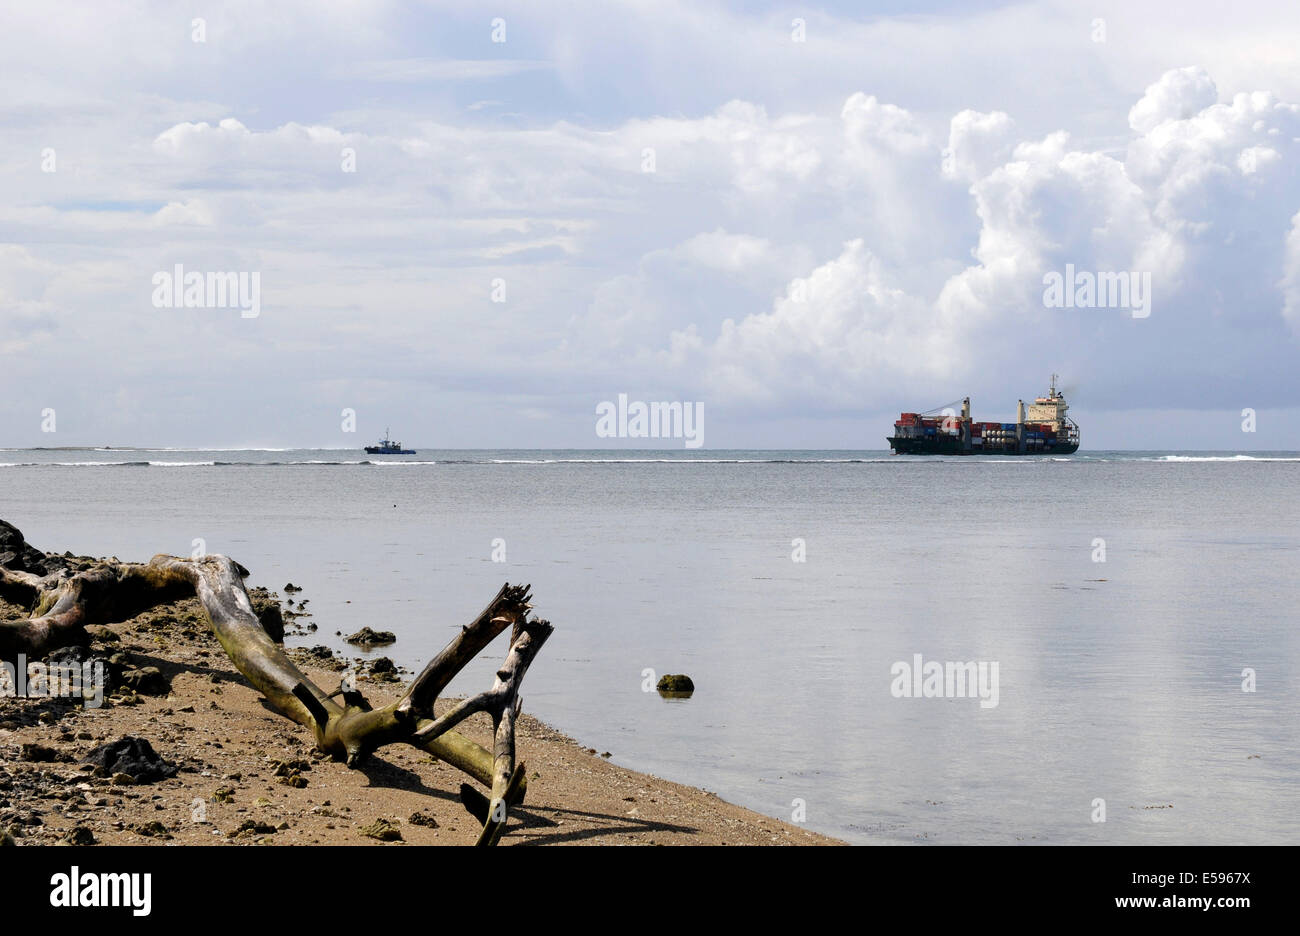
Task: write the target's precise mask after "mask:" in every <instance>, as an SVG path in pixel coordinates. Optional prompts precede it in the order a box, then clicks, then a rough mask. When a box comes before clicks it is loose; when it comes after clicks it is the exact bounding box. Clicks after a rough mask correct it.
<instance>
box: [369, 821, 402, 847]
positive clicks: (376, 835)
mask: <svg viewBox="0 0 1300 936" xmlns="http://www.w3.org/2000/svg"><path fill="white" fill-rule="evenodd" d="M359 831H360V832H361V834H362V835H364V836H366V837H367V838H372V839H379V841H381V842H400V841H402V833H401V831H400V830H399V829H398V828H397V826H395V825H393V824H392V823H391V822H389V821H388V820H387V819H376V820H375V821H374V822H372V823H370V825H368V826H362V827H361V829H360V830H359Z"/></svg>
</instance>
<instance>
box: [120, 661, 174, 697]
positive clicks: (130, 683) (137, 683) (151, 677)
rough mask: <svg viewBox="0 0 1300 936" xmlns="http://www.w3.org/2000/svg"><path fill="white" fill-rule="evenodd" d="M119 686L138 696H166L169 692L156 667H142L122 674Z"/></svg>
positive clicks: (160, 672) (168, 687)
mask: <svg viewBox="0 0 1300 936" xmlns="http://www.w3.org/2000/svg"><path fill="white" fill-rule="evenodd" d="M120 681H121V684H122V685H123V686H126V687H127V688H128V689H131V690H134V691H135V692H138V693H139V694H140V695H153V696H157V695H166V694H167V693H168V691H170V688H171V687H170V686H168V684H167V679H166V678H165V677H164V676H163V674H162V671H161V670H159V669H158V667H156V666H142V667H140V668H139V669H129V670H126V671H125V672H124V673H122V676H121V680H120Z"/></svg>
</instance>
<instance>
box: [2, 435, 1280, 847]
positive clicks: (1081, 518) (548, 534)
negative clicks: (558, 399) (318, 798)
mask: <svg viewBox="0 0 1300 936" xmlns="http://www.w3.org/2000/svg"><path fill="white" fill-rule="evenodd" d="M376 462H377V463H378V464H376ZM0 517H3V518H4V519H7V520H9V521H10V522H12V523H15V524H16V525H18V526H19V527H20V528H21V529H22V530H23V532H24V533H25V534H26V535H27V538H28V539H29V541H31V542H33V543H34V544H36V545H38V546H40V547H42V548H46V549H57V550H59V551H62V550H64V549H71V550H73V551H74V552H77V553H86V554H96V555H101V554H102V555H108V554H112V555H117V556H119V557H121V558H124V559H125V558H131V559H147V558H148V557H149V556H151V555H153V554H155V553H158V552H169V553H174V554H179V555H188V554H189V553H190V552H191V550H192V549H193V540H194V539H196V538H202V539H203V540H204V541H205V543H206V547H207V549H208V551H209V552H222V553H227V554H229V555H231V556H233V557H235V558H237V559H238V560H239V561H240V562H242V563H243V564H244V565H245V566H247V567H248V568H249V569H251V570H252V573H253V575H252V579H251V582H252V584H263V585H267V586H270V587H272V588H277V589H278V588H280V587H281V586H283V585H284V584H285V582H286V581H293V582H294V583H296V584H299V585H302V586H304V587H305V589H306V591H305V592H304V593H303V596H304V597H307V598H309V599H310V603H309V605H308V607H309V609H310V610H311V611H312V612H313V613H314V615H315V616H314V618H312V619H310V620H312V621H314V622H315V623H316V624H317V625H318V626H319V628H320V630H319V632H318V633H317V634H315V635H312V636H311V637H310V638H307V639H297V640H296V641H295V642H297V643H328V644H330V645H331V646H333V647H334V648H336V649H340V650H343V649H346V650H348V651H349V652H350V653H354V652H355V651H352V650H351V649H350V648H346V646H345V645H344V644H342V643H341V642H340V641H339V639H338V638H337V637H336V636H334V634H335V632H336V631H342V632H343V633H350V632H352V631H353V630H356V629H357V628H359V627H361V626H362V625H364V624H369V625H371V626H372V627H376V628H381V627H382V628H383V629H387V630H393V631H395V632H396V633H397V634H398V636H399V641H398V643H397V644H396V645H394V646H393V647H391V648H385V649H384V650H383V651H382V652H384V653H386V654H388V655H391V656H393V657H394V658H395V659H396V660H397V661H398V662H399V663H401V664H404V665H407V666H410V667H413V668H415V667H419V666H420V665H422V664H423V662H424V661H425V660H427V659H428V658H429V657H430V656H431V655H433V654H434V653H435V652H436V651H437V650H438V649H439V648H440V647H441V646H442V645H443V644H444V643H446V641H447V640H448V639H449V638H450V637H451V635H452V633H453V629H454V628H456V627H458V626H460V625H461V624H462V623H464V622H465V621H467V620H469V619H470V618H471V617H472V616H473V615H475V614H476V613H477V612H478V611H479V610H480V609H481V607H482V606H483V604H485V603H486V601H487V599H489V598H490V597H491V596H492V595H493V594H494V593H495V591H496V589H497V588H498V587H499V586H500V584H501V582H503V581H507V580H508V581H512V582H516V581H523V582H531V583H532V586H533V592H534V595H535V604H536V607H537V612H538V613H539V614H540V615H542V616H544V617H547V618H549V619H550V620H551V621H552V622H553V623H554V624H555V625H556V626H557V631H556V633H555V636H554V637H553V638H552V639H551V641H550V642H549V643H548V644H547V646H546V648H545V649H544V651H543V653H542V655H541V656H540V657H539V659H538V661H537V662H536V663H535V664H534V666H533V668H532V669H531V670H530V671H529V674H528V678H527V680H526V682H525V686H524V706H525V709H526V710H527V711H530V712H532V713H533V714H535V715H537V716H538V717H540V718H542V719H543V720H545V721H547V722H550V723H551V724H554V725H555V726H556V727H558V728H560V729H562V730H564V731H566V732H569V733H571V734H573V735H574V736H575V737H577V738H578V739H580V740H581V741H582V742H583V743H585V744H587V745H589V746H591V747H595V748H597V749H598V750H600V751H610V752H612V754H613V760H614V761H615V762H616V763H619V764H623V765H626V766H628V767H630V768H634V769H637V770H642V771H648V772H651V773H655V774H658V775H660V776H664V777H667V778H670V779H673V780H678V781H681V782H684V783H689V784H693V785H698V786H702V787H705V788H707V789H710V790H713V791H716V792H717V793H719V794H720V795H721V796H723V797H724V798H726V799H729V800H732V801H733V802H737V803H740V804H742V805H745V806H748V807H751V808H753V809H756V810H759V811H762V812H765V813H768V814H771V815H774V816H780V817H782V818H786V819H790V818H791V817H792V815H793V813H794V811H795V809H796V808H798V806H799V805H800V804H802V806H803V809H804V810H805V812H806V822H807V825H808V826H809V827H810V828H813V829H816V830H818V831H822V832H827V833H830V834H834V835H838V836H841V837H843V838H846V839H848V840H850V841H853V842H859V843H882V844H883V843H888V844H895V843H926V842H928V843H1015V842H1026V843H1157V844H1158V843H1248V844H1249V843H1295V842H1296V841H1298V840H1300V744H1298V743H1297V742H1298V741H1300V738H1298V737H1297V717H1296V716H1297V701H1296V700H1297V696H1296V689H1297V685H1298V683H1300V635H1298V632H1297V626H1296V617H1297V613H1296V609H1297V607H1300V562H1298V560H1300V526H1298V525H1297V520H1298V519H1300V455H1295V454H1288V453H1279V454H1277V455H1273V456H1264V455H1255V456H1251V457H1244V456H1235V457H1234V456H1231V455H1223V454H1211V453H1201V454H1198V453H1176V454H1170V453H1164V452H1152V453H1132V452H1126V453H1106V452H1101V453H1092V454H1088V455H1078V456H1074V457H1071V458H1065V459H1040V458H1021V459H1012V458H1002V459H998V458H980V457H972V458H952V459H943V458H903V457H890V456H889V455H888V454H886V453H884V452H719V451H709V452H699V451H694V452H681V451H678V452H671V451H670V452H628V451H617V452H614V451H608V450H604V451H599V452H572V451H563V452H559V451H557V452H539V451H527V452H481V451H475V452H465V451H429V452H425V451H423V450H421V451H420V454H419V455H417V456H406V457H400V458H389V459H383V458H378V457H376V458H374V459H367V458H366V457H365V456H363V455H360V454H358V453H356V452H351V451H319V450H316V451H237V452H236V451H175V450H166V451H163V450H149V451H144V450H131V451H123V450H113V451H104V450H0ZM1099 539H1100V540H1104V559H1105V561H1104V562H1098V561H1094V560H1095V559H1096V558H1098V557H1099V556H1100V555H1101V553H1100V551H1099V549H1098V546H1099V544H1098V543H1097V542H1096V541H1097V540H1099ZM494 540H502V541H504V548H505V559H506V561H505V562H503V563H502V562H494V561H492V553H493V549H494ZM795 540H802V541H803V544H804V547H803V548H804V550H805V553H806V561H803V562H796V561H794V559H793V558H792V555H793V554H794V553H795V551H796V548H797V546H796V544H795V543H794V541H795ZM348 602H350V603H348ZM504 653H505V647H504V645H503V644H502V643H498V644H495V645H493V647H492V648H491V649H490V651H489V653H488V654H487V655H486V658H485V659H484V660H482V661H480V662H479V663H477V664H475V665H474V666H472V667H471V668H469V669H468V670H466V671H465V673H464V674H463V675H462V676H461V677H460V678H459V679H457V681H456V682H455V683H454V684H453V685H452V687H451V691H452V692H458V693H469V692H474V691H477V690H478V689H481V688H484V687H486V686H487V685H489V684H490V682H491V678H492V671H493V669H494V668H495V665H496V664H497V662H498V661H499V660H500V659H501V658H502V657H503V655H504ZM915 654H921V655H922V657H923V659H924V660H926V661H931V660H933V661H939V662H947V661H954V662H966V661H984V662H987V663H997V665H998V674H999V697H998V704H997V705H996V706H995V707H982V706H981V705H980V704H979V701H978V700H976V699H971V698H896V697H895V696H894V695H893V694H892V693H891V684H892V683H894V681H895V680H894V678H893V676H891V667H893V666H894V665H895V664H896V663H899V662H908V663H910V662H911V661H912V660H913V659H914V655H915ZM1248 668H1249V669H1251V670H1253V671H1254V673H1255V679H1256V686H1255V691H1254V692H1244V691H1243V671H1244V670H1246V669H1248ZM646 670H653V671H654V672H655V673H656V674H662V673H666V672H673V673H676V672H684V673H688V674H690V675H691V676H692V677H693V679H694V680H695V684H696V686H697V691H696V693H695V695H694V697H692V698H691V699H689V700H685V701H669V700H664V699H661V698H660V697H659V696H658V695H657V694H656V693H654V692H645V691H643V683H644V681H645V671H646ZM1097 800H1104V801H1105V810H1106V812H1105V816H1106V821H1105V822H1104V823H1102V822H1094V821H1093V818H1094V816H1095V815H1096V814H1097V806H1096V805H1095V801H1097Z"/></svg>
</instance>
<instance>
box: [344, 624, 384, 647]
mask: <svg viewBox="0 0 1300 936" xmlns="http://www.w3.org/2000/svg"><path fill="white" fill-rule="evenodd" d="M343 639H344V640H346V641H347V642H348V643H350V644H353V645H355V646H358V647H372V646H374V645H376V644H390V643H396V642H397V635H396V634H394V633H393V632H392V631H376V630H371V629H370V628H369V627H363V628H361V630H359V631H357V632H356V633H355V634H353V635H352V636H351V637H344V638H343Z"/></svg>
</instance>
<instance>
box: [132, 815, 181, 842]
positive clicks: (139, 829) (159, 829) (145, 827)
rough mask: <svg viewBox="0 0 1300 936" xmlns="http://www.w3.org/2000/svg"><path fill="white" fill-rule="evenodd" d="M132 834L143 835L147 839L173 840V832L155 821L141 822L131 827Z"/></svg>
mask: <svg viewBox="0 0 1300 936" xmlns="http://www.w3.org/2000/svg"><path fill="white" fill-rule="evenodd" d="M130 829H131V831H132V832H134V833H135V834H136V835H143V836H144V837H145V838H161V839H169V838H171V837H172V836H171V830H170V829H168V828H167V827H166V826H165V825H163V824H162V823H161V822H159V821H158V820H157V819H154V820H152V821H150V822H140V823H136V824H135V825H133V826H130Z"/></svg>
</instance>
